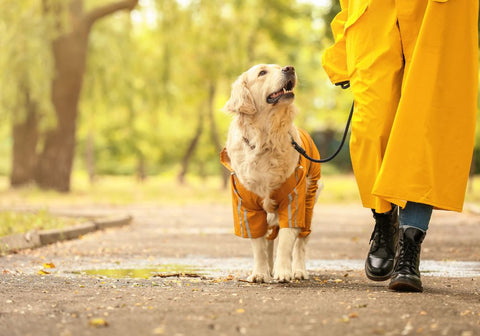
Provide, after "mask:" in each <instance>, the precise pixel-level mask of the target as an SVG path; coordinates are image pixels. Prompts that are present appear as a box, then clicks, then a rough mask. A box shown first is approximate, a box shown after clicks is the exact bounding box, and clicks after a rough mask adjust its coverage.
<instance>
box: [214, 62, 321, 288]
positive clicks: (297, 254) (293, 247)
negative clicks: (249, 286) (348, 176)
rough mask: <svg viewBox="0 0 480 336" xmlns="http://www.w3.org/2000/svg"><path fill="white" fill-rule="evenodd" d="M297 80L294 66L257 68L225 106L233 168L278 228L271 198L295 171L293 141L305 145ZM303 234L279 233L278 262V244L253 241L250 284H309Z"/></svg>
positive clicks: (239, 81)
mask: <svg viewBox="0 0 480 336" xmlns="http://www.w3.org/2000/svg"><path fill="white" fill-rule="evenodd" d="M296 81H297V78H296V75H295V71H294V69H293V67H283V68H282V67H281V66H278V65H273V64H259V65H256V66H254V67H252V68H250V69H249V70H248V71H246V72H245V73H243V74H242V75H241V76H240V77H239V78H238V79H237V80H236V81H235V82H234V83H233V85H232V92H231V97H230V99H229V100H228V102H227V103H226V104H225V107H224V109H225V110H226V111H229V112H231V113H233V114H234V117H233V120H232V123H231V125H230V129H229V133H228V138H227V144H226V149H227V152H228V155H229V157H230V160H231V166H232V168H233V170H234V171H235V174H236V176H237V177H238V179H239V180H240V182H241V183H242V184H243V186H244V187H245V188H246V189H248V190H250V191H251V192H254V193H255V194H257V195H258V196H260V197H261V198H262V199H263V200H264V201H263V208H264V209H265V211H266V212H267V222H268V225H269V226H278V216H277V214H276V208H277V204H275V201H274V200H272V199H271V198H270V195H271V194H272V192H273V191H274V190H276V189H278V188H279V187H280V186H281V185H282V184H283V182H285V180H286V179H287V178H288V177H289V176H290V175H291V174H292V173H293V172H294V170H295V168H296V166H297V164H298V161H299V154H298V153H297V152H296V151H295V149H294V148H293V147H292V145H291V136H292V137H293V138H294V140H295V141H296V142H297V143H301V140H300V136H299V134H298V131H297V128H296V127H295V125H294V123H293V119H294V116H295V113H296V108H295V106H294V104H293V100H294V95H293V92H292V90H293V88H294V86H295V84H296ZM307 183H308V182H307ZM307 189H308V188H307ZM319 190H320V189H319ZM317 196H318V192H317ZM299 231H300V229H299V228H282V229H280V231H279V242H278V247H277V254H276V259H275V263H274V262H273V241H271V240H267V239H266V238H265V237H262V238H256V239H251V242H252V248H253V258H254V266H253V272H252V274H251V275H250V276H249V278H248V280H249V281H251V282H270V281H272V276H273V279H275V280H278V281H280V282H287V281H290V280H292V279H308V274H307V271H306V268H305V247H306V244H307V240H308V237H307V238H297V237H298V234H299ZM267 235H268V233H267Z"/></svg>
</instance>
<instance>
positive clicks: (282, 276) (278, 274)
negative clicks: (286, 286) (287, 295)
mask: <svg viewBox="0 0 480 336" xmlns="http://www.w3.org/2000/svg"><path fill="white" fill-rule="evenodd" d="M273 278H274V279H275V280H277V281H278V282H289V281H291V280H293V273H292V270H291V269H290V268H289V267H285V266H276V267H275V268H274V271H273Z"/></svg>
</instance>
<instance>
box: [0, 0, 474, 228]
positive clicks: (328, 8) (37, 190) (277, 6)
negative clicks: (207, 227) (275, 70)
mask: <svg viewBox="0 0 480 336" xmlns="http://www.w3.org/2000/svg"><path fill="white" fill-rule="evenodd" d="M339 9H340V6H339V3H338V0H331V1H330V0H320V1H313V0H295V1H291V0H288V1H287V0H277V1H269V0H244V1H239V0H224V1H217V0H140V1H136V0H122V1H116V0H109V1H99V0H95V1H94V0H83V1H82V0H71V1H64V0H42V1H38V0H21V1H9V0H0V45H1V49H2V52H1V53H0V118H1V122H0V195H1V197H0V200H1V205H2V206H3V209H4V210H7V212H8V210H9V208H10V207H11V208H14V207H18V205H21V204H32V205H36V206H40V207H42V206H44V207H46V208H47V207H48V205H49V204H53V203H55V204H58V203H69V204H80V203H95V204H126V203H132V202H133V203H135V202H150V203H161V204H168V203H172V202H173V203H180V204H182V203H191V202H214V203H218V202H220V203H228V202H230V195H229V192H228V191H227V189H226V184H227V174H226V172H225V170H224V168H222V166H221V165H220V163H219V152H220V151H221V149H222V147H223V145H224V141H225V139H226V134H227V130H228V125H229V122H230V120H231V116H230V115H228V114H227V113H225V112H223V111H222V106H223V105H224V104H225V102H226V101H227V99H228V97H229V94H230V88H231V83H232V82H233V81H234V80H235V79H236V77H237V76H238V75H240V74H241V73H242V72H243V71H245V70H246V69H248V68H249V67H250V66H252V65H254V64H257V63H277V64H281V65H294V66H295V68H296V71H297V74H298V78H299V85H298V86H297V89H296V105H297V107H298V108H299V113H298V115H297V117H296V124H297V125H298V126H300V127H302V128H304V129H306V130H308V131H309V132H310V133H311V134H312V135H313V137H314V139H315V141H316V143H317V145H318V147H319V149H320V152H321V154H322V155H323V156H324V157H325V156H327V155H329V154H330V153H332V152H333V151H334V150H335V149H336V147H337V146H338V144H339V141H340V138H341V134H342V132H343V129H344V126H345V122H346V119H347V116H348V111H349V108H350V105H351V101H352V95H351V92H350V91H349V90H341V89H340V88H338V87H335V86H333V85H332V84H331V83H330V81H329V80H328V78H327V76H326V74H325V72H324V71H323V69H322V66H321V56H322V54H323V52H324V50H325V48H327V47H328V46H329V45H331V44H332V41H333V38H332V34H331V30H330V27H329V23H330V21H331V20H332V19H333V17H334V16H335V14H336V13H337V12H338V11H339ZM419 94H421V93H419ZM458 113H461V111H458ZM476 139H477V141H476V147H475V152H474V153H472V154H473V158H474V159H473V163H472V169H471V179H470V182H469V186H468V191H467V201H468V202H470V203H475V202H478V201H480V185H479V184H480V181H479V179H478V178H476V177H475V174H478V173H480V141H479V140H480V127H478V121H477V134H476ZM445 155H447V156H448V153H445ZM322 169H323V176H324V178H325V179H324V181H325V185H326V188H325V190H324V192H323V194H322V196H321V198H320V200H319V202H320V203H322V202H332V203H335V202H358V192H357V189H356V185H355V181H354V178H353V175H352V171H351V165H350V161H349V155H348V145H347V146H346V148H344V149H343V151H342V152H341V154H340V156H339V157H338V158H336V159H335V160H334V161H333V162H331V163H328V164H324V165H323V168H322ZM3 214H4V216H5V212H3ZM8 216H9V217H8V218H11V217H12V216H11V214H9V215H8ZM42 216H43V217H42V218H41V220H40V222H42V221H43V222H45V221H48V219H46V217H45V214H43V215H42ZM3 222H8V220H4V221H3ZM41 225H43V224H41ZM6 232H7V233H11V232H12V229H11V228H10V229H8V231H6Z"/></svg>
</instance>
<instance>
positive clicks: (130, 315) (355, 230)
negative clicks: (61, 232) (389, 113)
mask: <svg viewBox="0 0 480 336" xmlns="http://www.w3.org/2000/svg"><path fill="white" fill-rule="evenodd" d="M54 210H57V211H63V212H70V213H77V214H83V215H85V214H89V213H90V214H91V213H97V214H98V213H102V214H105V213H112V214H113V213H120V212H121V213H130V214H132V215H133V216H134V222H133V223H132V224H131V225H129V226H127V227H123V228H120V229H112V230H106V231H100V232H95V233H93V234H89V235H86V236H84V237H83V238H82V239H79V240H72V241H67V242H62V243H57V244H54V245H50V246H46V247H42V248H39V249H35V250H30V251H28V250H27V251H22V252H20V253H18V254H14V255H9V256H5V257H0V272H2V274H1V275H0V335H2V336H3V335H133V334H135V335H161V334H164V335H179V336H180V335H296V334H298V335H300V334H302V335H370V334H373V335H417V334H418V335H462V336H468V335H480V267H479V264H478V262H479V261H480V244H479V240H480V217H479V216H475V215H469V214H456V213H448V212H437V213H435V215H434V217H433V219H432V224H431V230H430V231H429V233H428V236H427V239H426V241H425V243H424V245H423V251H422V256H423V258H422V261H424V262H423V264H422V270H423V272H424V277H423V282H424V287H425V292H424V293H422V294H418V293H403V294H401V293H395V292H390V291H388V290H387V289H386V285H387V283H386V282H384V283H373V282H370V281H368V280H367V279H365V277H364V274H363V271H362V267H363V258H364V256H365V254H366V251H367V249H368V240H369V238H370V231H371V223H372V220H371V216H370V214H369V213H368V211H366V210H364V209H361V208H360V207H358V206H336V205H335V206H331V205H329V206H326V205H322V204H319V205H317V207H316V209H315V211H316V212H315V217H314V227H313V230H314V231H313V233H312V237H311V240H310V242H309V246H308V250H309V251H308V256H309V259H310V261H309V264H308V269H309V271H310V275H311V279H310V280H308V281H301V282H293V283H290V284H277V283H273V284H262V285H258V284H249V283H246V282H244V279H245V278H246V277H247V275H248V271H249V267H250V265H251V251H250V243H249V242H248V240H245V239H240V238H237V237H235V236H234V235H233V230H232V224H231V221H232V219H231V212H230V208H229V207H227V206H223V205H191V206H184V207H181V206H175V207H162V206H159V207H155V206H150V205H145V206H140V205H137V206H131V207H122V208H114V207H113V208H112V207H111V208H108V209H106V208H104V207H98V208H95V207H93V208H92V207H89V208H76V209H68V208H58V209H54ZM52 266H55V267H54V268H50V267H52ZM168 274H170V275H178V274H185V276H184V277H176V276H174V277H165V275H168Z"/></svg>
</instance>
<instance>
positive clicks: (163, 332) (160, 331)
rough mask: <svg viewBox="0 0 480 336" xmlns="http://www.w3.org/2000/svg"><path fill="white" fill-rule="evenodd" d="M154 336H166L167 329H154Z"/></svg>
mask: <svg viewBox="0 0 480 336" xmlns="http://www.w3.org/2000/svg"><path fill="white" fill-rule="evenodd" d="M153 334H154V335H163V334H165V329H164V328H163V327H158V328H155V329H153Z"/></svg>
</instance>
